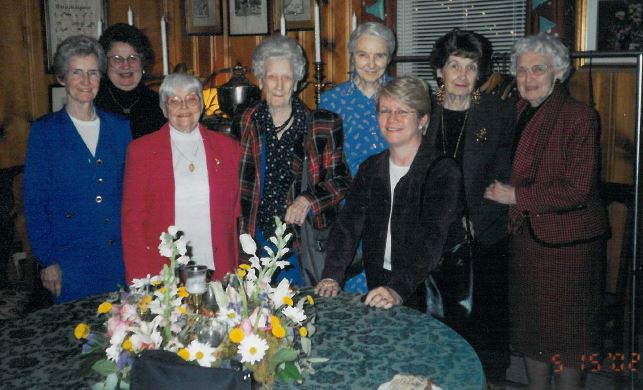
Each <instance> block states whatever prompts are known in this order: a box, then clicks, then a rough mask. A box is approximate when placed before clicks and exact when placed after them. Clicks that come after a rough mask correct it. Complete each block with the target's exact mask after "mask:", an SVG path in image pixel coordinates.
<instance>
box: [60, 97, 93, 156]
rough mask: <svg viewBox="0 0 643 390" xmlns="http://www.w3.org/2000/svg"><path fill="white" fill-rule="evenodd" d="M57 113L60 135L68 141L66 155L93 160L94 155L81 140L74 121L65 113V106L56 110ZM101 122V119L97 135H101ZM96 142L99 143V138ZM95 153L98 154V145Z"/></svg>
mask: <svg viewBox="0 0 643 390" xmlns="http://www.w3.org/2000/svg"><path fill="white" fill-rule="evenodd" d="M58 115H60V123H61V135H62V136H63V137H64V138H65V139H67V141H68V142H67V144H68V146H69V153H68V155H69V156H76V157H75V158H79V159H82V160H83V161H86V160H88V159H89V160H93V159H94V156H92V154H91V153H90V151H89V149H88V148H87V145H85V141H83V138H82V137H81V136H80V134H79V133H78V130H76V126H74V122H72V120H71V117H70V116H69V114H68V113H67V110H66V106H65V107H63V108H62V110H60V111H58ZM102 122H103V121H102V120H101V131H100V132H99V137H101V136H102V133H103V131H102V130H103V129H102ZM98 144H99V145H100V138H99V143H98ZM96 155H97V156H98V145H97V146H96Z"/></svg>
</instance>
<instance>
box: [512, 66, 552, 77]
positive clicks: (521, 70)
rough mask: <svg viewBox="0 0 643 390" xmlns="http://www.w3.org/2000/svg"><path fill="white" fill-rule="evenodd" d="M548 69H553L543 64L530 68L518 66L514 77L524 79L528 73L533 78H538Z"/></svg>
mask: <svg viewBox="0 0 643 390" xmlns="http://www.w3.org/2000/svg"><path fill="white" fill-rule="evenodd" d="M549 68H553V66H551V65H544V64H538V65H533V66H532V67H531V68H526V67H524V66H519V67H518V69H516V76H520V77H524V76H527V73H529V74H531V75H532V76H534V77H540V76H543V75H544V74H545V73H547V70H549Z"/></svg>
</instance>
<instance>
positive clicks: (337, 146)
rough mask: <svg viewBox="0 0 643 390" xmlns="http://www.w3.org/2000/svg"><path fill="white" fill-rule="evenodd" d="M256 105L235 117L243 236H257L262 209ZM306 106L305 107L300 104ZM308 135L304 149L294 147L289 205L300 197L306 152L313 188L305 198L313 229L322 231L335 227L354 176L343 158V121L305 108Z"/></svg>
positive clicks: (336, 116)
mask: <svg viewBox="0 0 643 390" xmlns="http://www.w3.org/2000/svg"><path fill="white" fill-rule="evenodd" d="M259 104H261V103H258V104H257V105H255V106H253V107H250V108H248V109H247V110H245V111H244V112H243V113H242V114H241V115H240V116H238V117H236V118H235V120H234V123H233V126H235V127H236V130H237V131H239V133H238V134H241V148H242V153H241V162H240V169H239V180H240V186H241V219H240V221H239V222H240V223H239V228H240V231H241V232H242V233H249V234H251V235H253V234H254V229H255V225H256V222H257V211H258V207H259V190H260V188H259V185H260V177H259V176H260V174H261V131H263V129H260V128H259V127H258V126H257V123H256V121H255V120H254V113H255V112H256V110H257V108H258V107H259ZM301 104H303V103H301ZM305 112H306V119H307V123H308V133H307V138H306V141H305V142H304V144H305V145H301V147H295V153H294V158H293V162H292V165H291V169H292V171H293V176H294V177H295V180H294V181H293V184H292V185H291V187H290V190H289V192H288V205H290V204H291V203H292V202H293V201H294V199H295V198H296V197H297V196H298V195H300V192H301V191H300V188H301V174H302V166H303V159H304V148H306V149H305V150H306V154H307V155H308V159H309V160H308V161H309V162H308V173H307V174H308V179H309V180H308V182H309V183H310V187H311V188H309V189H308V190H307V191H305V192H304V193H303V194H302V195H304V196H305V197H306V198H307V199H308V200H309V201H310V202H311V209H312V213H313V215H314V218H313V225H314V226H315V227H316V228H318V229H322V228H324V227H327V226H329V225H330V223H332V221H333V220H334V219H335V217H336V215H337V212H338V210H337V207H338V205H339V202H340V201H341V200H342V199H343V198H344V196H345V195H346V193H347V192H348V189H349V186H350V183H351V176H350V172H349V170H348V166H347V164H346V158H345V157H344V151H343V147H342V143H343V140H344V136H343V132H342V121H341V118H340V117H339V116H338V115H336V114H334V113H331V112H329V111H325V110H316V111H310V110H309V109H308V108H305Z"/></svg>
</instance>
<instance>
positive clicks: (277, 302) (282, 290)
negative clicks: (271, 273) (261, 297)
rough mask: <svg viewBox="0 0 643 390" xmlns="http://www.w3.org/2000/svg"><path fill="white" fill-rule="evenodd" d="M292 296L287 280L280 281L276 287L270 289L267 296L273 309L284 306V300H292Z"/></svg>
mask: <svg viewBox="0 0 643 390" xmlns="http://www.w3.org/2000/svg"><path fill="white" fill-rule="evenodd" d="M294 295H295V293H294V292H291V291H290V283H289V282H288V279H282V280H281V282H279V284H278V285H277V287H276V288H272V289H271V291H270V293H269V294H268V296H269V297H270V300H271V301H272V304H273V307H274V308H275V309H278V308H280V307H281V306H283V305H284V304H285V302H284V298H286V297H288V298H292V297H293V296H294Z"/></svg>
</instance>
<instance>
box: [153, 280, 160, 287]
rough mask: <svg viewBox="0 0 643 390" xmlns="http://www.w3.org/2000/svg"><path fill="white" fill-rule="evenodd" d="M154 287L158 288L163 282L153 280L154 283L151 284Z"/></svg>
mask: <svg viewBox="0 0 643 390" xmlns="http://www.w3.org/2000/svg"><path fill="white" fill-rule="evenodd" d="M150 284H151V285H152V286H158V285H160V284H161V280H153V281H152V283H150Z"/></svg>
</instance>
